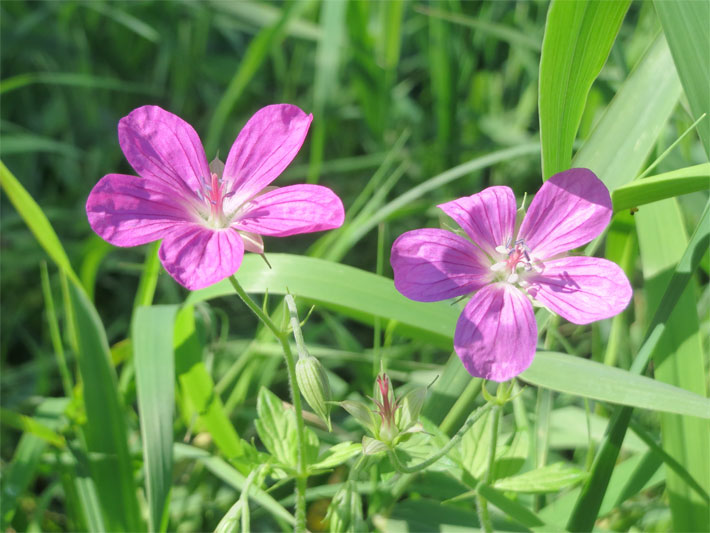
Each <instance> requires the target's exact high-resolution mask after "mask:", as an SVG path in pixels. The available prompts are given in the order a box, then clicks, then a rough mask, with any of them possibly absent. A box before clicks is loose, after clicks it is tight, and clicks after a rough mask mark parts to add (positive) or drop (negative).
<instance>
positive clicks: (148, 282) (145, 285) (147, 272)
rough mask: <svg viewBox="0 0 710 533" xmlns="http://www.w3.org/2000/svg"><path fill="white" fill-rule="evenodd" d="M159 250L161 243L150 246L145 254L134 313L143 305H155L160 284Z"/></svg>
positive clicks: (134, 302) (157, 242) (134, 303)
mask: <svg viewBox="0 0 710 533" xmlns="http://www.w3.org/2000/svg"><path fill="white" fill-rule="evenodd" d="M158 248H160V241H156V242H154V243H152V244H150V245H148V248H147V250H146V252H145V262H144V263H143V269H142V271H141V278H140V281H139V282H138V290H137V291H136V297H135V299H134V300H133V310H134V311H135V310H136V309H137V308H138V307H140V306H141V305H150V304H152V303H153V296H154V295H155V287H156V285H157V284H158V276H159V275H160V260H159V259H158Z"/></svg>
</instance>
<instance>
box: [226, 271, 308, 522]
mask: <svg viewBox="0 0 710 533" xmlns="http://www.w3.org/2000/svg"><path fill="white" fill-rule="evenodd" d="M229 281H230V283H231V284H232V287H234V290H235V291H236V293H237V295H238V296H239V297H240V298H241V299H242V301H243V302H244V303H245V304H246V306H247V307H248V308H249V309H251V311H252V312H253V313H254V314H255V315H256V316H257V318H258V319H259V320H261V321H262V322H263V324H264V325H265V326H266V327H267V328H268V329H269V330H270V331H271V333H273V334H274V337H276V339H277V340H278V341H279V343H280V344H281V348H282V349H283V353H284V357H285V359H286V369H287V370H288V381H289V384H290V386H291V403H292V404H293V409H294V411H295V412H296V437H297V440H298V457H297V460H298V465H297V468H298V475H297V476H296V531H305V530H306V481H307V478H308V474H307V472H306V432H305V426H304V423H303V411H302V408H301V391H300V390H299V388H298V382H297V381H296V362H295V361H294V358H293V353H291V346H290V345H289V343H288V333H286V332H285V331H282V330H281V329H280V328H279V327H278V326H276V324H274V322H273V321H272V320H271V318H270V317H269V315H267V314H266V313H265V312H264V311H263V310H262V309H261V307H259V306H258V305H257V304H256V302H254V300H252V299H251V297H250V296H249V295H248V294H247V293H246V291H245V290H244V289H243V288H242V286H241V285H240V284H239V282H238V281H237V278H235V277H234V275H232V276H230V277H229Z"/></svg>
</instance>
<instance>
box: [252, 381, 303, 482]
mask: <svg viewBox="0 0 710 533" xmlns="http://www.w3.org/2000/svg"><path fill="white" fill-rule="evenodd" d="M256 411H257V413H258V415H259V418H258V419H257V420H256V421H255V422H254V425H255V426H256V432H257V433H258V434H259V438H260V439H261V442H262V443H263V444H264V446H265V447H266V449H267V450H269V453H270V454H271V455H273V456H274V457H275V458H276V459H277V460H278V461H279V462H280V463H281V464H283V465H284V466H288V467H290V468H294V469H295V468H297V466H298V461H297V449H298V448H297V447H296V446H295V445H294V444H295V441H294V439H295V435H296V416H295V413H294V412H293V411H289V410H286V409H284V406H283V402H282V401H281V399H280V398H279V397H278V396H276V395H275V394H274V393H273V392H271V391H270V390H268V389H267V388H266V387H262V388H261V389H260V390H259V396H258V398H257V401H256ZM291 441H294V442H293V443H292V442H291Z"/></svg>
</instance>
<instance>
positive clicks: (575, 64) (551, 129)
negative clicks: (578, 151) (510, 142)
mask: <svg viewBox="0 0 710 533" xmlns="http://www.w3.org/2000/svg"><path fill="white" fill-rule="evenodd" d="M630 4H631V1H630V0H621V1H608V2H563V1H559V0H557V1H553V2H552V3H551V4H550V8H549V10H548V12H547V22H546V24H545V36H544V38H543V40H542V53H541V56H540V89H539V90H540V93H539V102H538V104H539V111H540V140H541V144H542V174H543V180H546V179H547V178H549V177H550V176H552V175H553V174H556V173H557V172H561V171H563V170H566V169H568V168H569V167H570V161H571V159H572V146H573V144H574V140H575V138H576V136H577V130H578V129H579V124H580V121H581V120H582V114H583V113H584V107H585V104H586V103H587V95H588V94H589V89H591V87H592V83H594V80H595V79H596V77H597V76H598V75H599V72H600V71H601V69H602V67H603V66H604V63H605V62H606V59H607V57H608V56H609V52H610V51H611V47H612V45H613V44H614V39H615V38H616V34H617V33H618V32H619V28H620V27H621V22H622V21H623V20H624V15H625V14H626V11H627V10H628V8H629V5H630Z"/></svg>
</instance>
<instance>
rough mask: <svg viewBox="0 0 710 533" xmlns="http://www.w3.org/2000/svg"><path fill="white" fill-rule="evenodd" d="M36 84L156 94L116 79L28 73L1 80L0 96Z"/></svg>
mask: <svg viewBox="0 0 710 533" xmlns="http://www.w3.org/2000/svg"><path fill="white" fill-rule="evenodd" d="M36 83H40V84H46V85H66V86H68V87H82V88H85V89H105V90H108V91H120V92H127V93H139V94H157V93H158V90H157V89H156V88H154V87H151V86H149V85H144V84H140V83H131V82H127V81H123V80H119V79H116V78H107V77H102V76H93V75H91V74H84V73H78V72H28V73H26V74H18V75H16V76H13V77H11V78H7V79H4V80H2V81H1V82H0V94H3V93H7V92H10V91H15V90H17V89H22V88H24V87H27V86H28V85H33V84H36Z"/></svg>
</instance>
